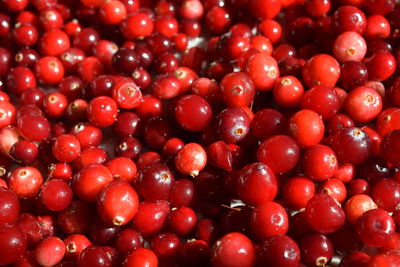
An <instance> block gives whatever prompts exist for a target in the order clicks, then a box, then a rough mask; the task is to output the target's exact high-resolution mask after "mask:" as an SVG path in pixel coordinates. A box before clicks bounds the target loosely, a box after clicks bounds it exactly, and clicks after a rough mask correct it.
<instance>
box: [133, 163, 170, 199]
mask: <svg viewBox="0 0 400 267" xmlns="http://www.w3.org/2000/svg"><path fill="white" fill-rule="evenodd" d="M173 182H174V176H173V174H172V173H171V171H170V170H169V168H168V167H167V166H166V165H164V164H160V163H156V164H153V165H150V166H147V167H146V168H144V169H143V170H142V171H141V172H140V173H139V175H138V178H137V180H136V183H135V189H136V190H137V192H138V193H139V194H140V195H141V196H142V197H144V198H145V199H146V200H149V201H155V200H164V199H167V198H168V196H169V192H170V191H171V188H172V186H173Z"/></svg>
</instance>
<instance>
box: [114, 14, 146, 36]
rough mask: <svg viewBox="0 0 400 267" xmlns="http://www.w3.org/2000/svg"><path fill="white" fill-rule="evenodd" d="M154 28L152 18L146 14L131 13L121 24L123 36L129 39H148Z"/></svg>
mask: <svg viewBox="0 0 400 267" xmlns="http://www.w3.org/2000/svg"><path fill="white" fill-rule="evenodd" d="M153 27H154V23H153V22H152V20H151V18H150V16H149V15H148V14H146V13H144V12H137V13H131V14H129V15H128V16H127V17H126V19H125V20H123V21H122V23H121V24H120V28H121V32H122V35H123V36H124V37H125V38H128V39H133V38H143V37H147V36H149V35H150V34H151V33H152V31H153Z"/></svg>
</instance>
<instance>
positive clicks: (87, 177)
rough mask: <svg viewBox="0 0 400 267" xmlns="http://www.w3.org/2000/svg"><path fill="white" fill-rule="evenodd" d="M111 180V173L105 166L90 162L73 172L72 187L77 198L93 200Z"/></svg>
mask: <svg viewBox="0 0 400 267" xmlns="http://www.w3.org/2000/svg"><path fill="white" fill-rule="evenodd" d="M112 180H113V177H112V174H111V172H110V171H109V170H108V169H107V168H106V167H104V166H103V165H100V164H92V165H89V166H87V167H85V168H83V169H82V170H80V171H79V172H78V173H76V174H75V176H74V177H73V181H72V188H73V190H74V193H75V194H76V195H77V196H78V197H79V198H81V199H83V200H86V201H90V202H95V201H96V198H97V196H98V194H99V193H100V191H101V190H102V189H103V188H104V187H105V186H106V185H107V184H109V183H110V182H111V181H112Z"/></svg>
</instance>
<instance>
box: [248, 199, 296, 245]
mask: <svg viewBox="0 0 400 267" xmlns="http://www.w3.org/2000/svg"><path fill="white" fill-rule="evenodd" d="M250 225H251V229H252V231H253V233H255V234H256V236H257V238H259V239H261V240H266V239H268V238H270V237H272V236H275V235H279V234H282V235H283V234H285V233H286V232H287V230H288V228H289V218H288V215H287V213H286V211H285V209H284V208H283V207H282V206H281V205H280V204H278V203H276V202H272V201H270V202H266V203H264V204H262V205H260V206H257V207H256V208H254V210H253V211H252V213H251V219H250Z"/></svg>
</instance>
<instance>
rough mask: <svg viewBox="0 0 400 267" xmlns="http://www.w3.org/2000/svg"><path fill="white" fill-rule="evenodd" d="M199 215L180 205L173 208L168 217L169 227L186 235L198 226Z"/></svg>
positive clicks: (181, 234)
mask: <svg viewBox="0 0 400 267" xmlns="http://www.w3.org/2000/svg"><path fill="white" fill-rule="evenodd" d="M196 223H197V215H196V213H195V212H194V211H193V210H192V209H191V208H188V207H184V206H183V207H179V208H177V209H175V210H172V211H171V212H170V214H169V216H168V219H167V225H168V228H169V229H170V230H171V232H173V233H175V234H177V235H180V236H185V235H187V234H189V233H190V232H191V231H192V230H193V229H194V228H195V226H196Z"/></svg>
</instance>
